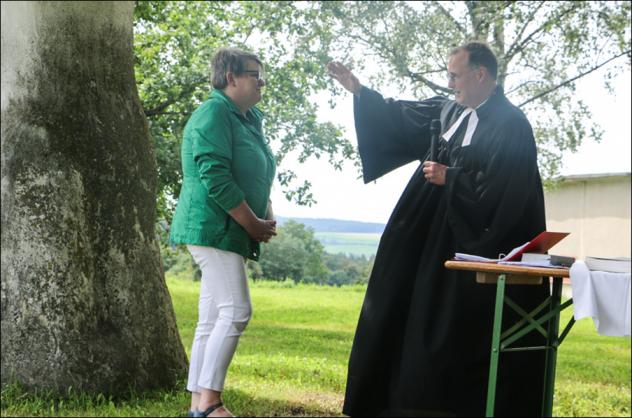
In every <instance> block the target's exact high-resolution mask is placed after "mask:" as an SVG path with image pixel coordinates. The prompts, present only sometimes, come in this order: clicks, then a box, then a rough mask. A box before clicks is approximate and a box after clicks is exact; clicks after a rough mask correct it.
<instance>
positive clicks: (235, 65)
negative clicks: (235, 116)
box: [211, 48, 263, 90]
mask: <svg viewBox="0 0 632 418" xmlns="http://www.w3.org/2000/svg"><path fill="white" fill-rule="evenodd" d="M249 60H252V61H255V62H256V63H257V64H259V65H261V67H263V64H262V63H261V60H260V59H259V57H258V56H256V55H255V54H253V53H252V52H248V51H243V50H241V49H237V48H220V49H218V50H217V51H216V52H215V55H214V56H213V59H212V60H211V85H212V86H213V88H215V89H218V90H223V89H224V88H226V86H227V85H228V80H227V79H226V74H227V73H229V72H231V73H233V74H235V75H242V74H243V73H244V71H246V68H247V63H248V61H249Z"/></svg>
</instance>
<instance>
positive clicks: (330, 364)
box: [2, 278, 630, 416]
mask: <svg viewBox="0 0 632 418" xmlns="http://www.w3.org/2000/svg"><path fill="white" fill-rule="evenodd" d="M167 284H168V286H169V290H170V291H171V294H172V297H173V303H174V307H175V310H176V315H177V321H178V327H179V329H180V335H181V337H182V342H183V344H184V346H185V348H186V350H187V354H189V352H190V348H191V342H192V339H193V332H194V328H195V323H196V321H197V296H198V287H199V283H196V282H191V281H189V280H182V279H176V278H168V280H167ZM364 292H365V288H364V287H342V288H335V287H324V286H323V287H318V286H315V285H312V286H307V285H299V286H289V285H285V284H283V283H274V282H259V283H254V284H253V285H252V287H251V296H252V302H253V307H254V315H253V318H252V320H251V322H250V325H249V326H248V328H247V330H246V332H245V333H244V335H243V336H242V338H241V341H240V343H239V347H238V349H237V353H236V354H235V357H234V360H233V362H232V365H231V368H230V370H229V374H228V377H227V380H226V391H225V393H224V400H225V401H226V403H227V405H228V406H229V407H230V408H231V410H232V411H233V412H234V413H236V414H239V415H241V416H289V415H292V416H310V415H328V416H332V415H333V416H336V415H340V410H341V408H342V399H343V393H344V385H345V379H346V372H347V360H348V356H349V352H350V350H351V341H352V339H353V332H354V330H355V325H356V322H357V318H358V313H359V309H360V306H361V303H362V299H363V297H364ZM570 315H571V312H570V311H568V310H567V312H565V314H564V316H563V318H562V326H563V325H565V324H566V322H567V321H568V319H569V318H570ZM183 388H184V382H182V388H181V389H178V390H172V391H156V392H149V393H143V394H132V395H131V397H130V398H128V399H126V400H122V401H121V400H114V399H106V398H104V397H103V396H101V397H100V398H99V397H88V396H85V395H77V394H74V395H72V396H71V397H69V398H68V399H66V400H64V401H59V400H57V399H55V398H54V397H52V396H48V395H46V394H43V395H40V396H38V397H34V396H31V395H27V394H24V393H22V392H21V391H20V389H19V388H17V387H9V388H6V389H5V390H3V392H2V416H9V415H16V416H32V415H40V416H42V415H57V416H176V415H184V414H185V413H186V411H187V408H188V405H189V395H188V393H186V392H185V391H184V390H183ZM553 412H554V415H556V416H630V339H629V338H615V337H601V336H598V335H597V333H596V331H595V330H594V326H593V323H592V320H590V319H586V320H581V321H579V322H577V323H576V324H575V327H574V328H573V330H572V331H571V333H570V334H569V335H568V337H567V339H566V340H565V341H564V344H562V346H561V348H560V351H559V355H558V368H557V382H556V398H555V407H554V411H553Z"/></svg>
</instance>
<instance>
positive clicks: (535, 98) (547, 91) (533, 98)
mask: <svg viewBox="0 0 632 418" xmlns="http://www.w3.org/2000/svg"><path fill="white" fill-rule="evenodd" d="M631 52H632V50H630V49H628V50H627V51H625V52H622V53H621V54H619V55H616V56H614V57H611V58H610V59H608V60H606V61H604V62H602V63H601V64H599V65H597V66H596V67H593V68H591V69H590V70H588V71H584V72H583V73H580V74H578V75H576V76H575V77H573V78H569V79H568V80H566V81H564V82H562V83H560V84H558V85H557V86H555V87H551V88H550V89H548V90H545V91H543V92H542V93H540V94H537V95H535V96H533V97H532V98H530V99H528V100H526V101H524V102H522V103H520V104H519V105H518V107H522V106H524V105H526V104H528V103H531V102H532V101H534V100H537V99H539V98H541V97H543V96H546V95H547V94H549V93H552V92H554V91H555V90H557V89H559V88H562V87H564V86H566V85H568V84H570V83H572V82H573V81H575V80H577V79H579V78H582V77H583V76H585V75H587V74H590V73H592V72H593V71H595V70H598V69H599V68H601V67H603V66H604V65H606V64H608V63H609V62H610V61H612V60H615V59H617V58H619V57H622V56H624V55H628V54H630V53H631Z"/></svg>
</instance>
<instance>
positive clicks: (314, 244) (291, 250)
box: [259, 220, 328, 284]
mask: <svg viewBox="0 0 632 418" xmlns="http://www.w3.org/2000/svg"><path fill="white" fill-rule="evenodd" d="M323 254H324V250H323V245H322V244H321V243H320V242H319V241H318V240H317V239H316V238H314V230H313V229H311V228H309V227H306V226H305V225H303V224H301V223H298V222H295V221H292V220H289V221H287V222H285V224H283V226H282V227H279V228H278V230H277V236H275V237H274V238H273V239H271V240H270V241H269V242H268V243H265V244H263V246H262V249H261V257H260V260H259V264H260V267H261V275H262V277H264V278H266V279H270V280H285V279H292V280H293V281H294V282H296V283H298V282H304V283H320V284H323V283H326V281H327V275H328V274H327V269H326V267H325V265H324V263H323Z"/></svg>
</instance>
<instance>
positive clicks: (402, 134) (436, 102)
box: [353, 87, 448, 183]
mask: <svg viewBox="0 0 632 418" xmlns="http://www.w3.org/2000/svg"><path fill="white" fill-rule="evenodd" d="M447 101H448V99H447V98H445V97H441V96H437V97H433V98H431V99H428V100H424V101H421V102H414V101H403V100H397V101H396V100H392V99H384V98H383V97H382V95H381V94H380V93H378V92H376V91H374V90H371V89H369V88H367V87H362V90H361V92H360V96H359V97H357V96H354V98H353V114H354V120H355V129H356V135H357V137H358V152H359V154H360V159H361V161H362V174H363V177H364V182H365V183H368V182H370V181H373V180H375V179H377V178H379V177H381V176H383V175H384V174H386V173H388V172H390V171H392V170H394V169H396V168H398V167H401V166H403V165H405V164H408V163H409V162H411V161H414V160H420V159H422V158H424V156H425V155H426V154H427V152H428V149H429V147H430V122H431V121H432V120H433V119H439V115H440V113H441V109H442V107H443V105H444V104H445V103H446V102H447Z"/></svg>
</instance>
